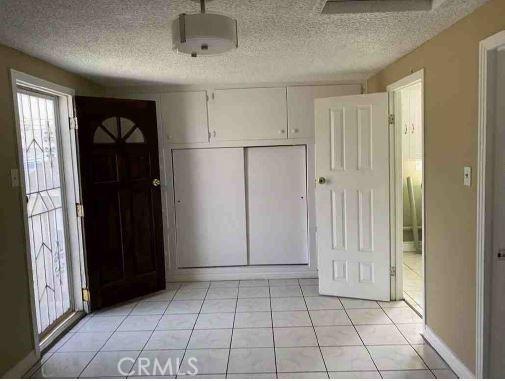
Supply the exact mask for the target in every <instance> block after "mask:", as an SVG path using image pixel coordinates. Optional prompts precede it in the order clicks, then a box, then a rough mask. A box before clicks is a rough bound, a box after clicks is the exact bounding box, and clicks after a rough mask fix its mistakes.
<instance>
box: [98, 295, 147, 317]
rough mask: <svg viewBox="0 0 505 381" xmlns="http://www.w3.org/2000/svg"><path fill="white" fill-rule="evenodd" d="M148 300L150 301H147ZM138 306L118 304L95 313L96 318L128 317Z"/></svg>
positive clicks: (134, 304) (130, 303)
mask: <svg viewBox="0 0 505 381" xmlns="http://www.w3.org/2000/svg"><path fill="white" fill-rule="evenodd" d="M145 300H148V299H145ZM136 305H137V302H133V303H132V302H126V303H121V304H116V305H114V306H111V307H107V308H104V309H102V310H100V311H96V312H93V315H94V316H126V315H128V314H129V313H130V312H131V311H132V310H133V307H135V306H136Z"/></svg>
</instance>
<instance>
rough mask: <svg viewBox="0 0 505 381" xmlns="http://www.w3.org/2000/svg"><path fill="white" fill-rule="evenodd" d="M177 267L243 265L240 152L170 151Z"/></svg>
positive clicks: (244, 257)
mask: <svg viewBox="0 0 505 381" xmlns="http://www.w3.org/2000/svg"><path fill="white" fill-rule="evenodd" d="M173 166H174V184H175V207H176V231H177V261H178V263H177V265H178V267H179V268H181V267H211V266H237V265H246V264H247V243H246V226H245V221H246V216H245V185H244V151H243V148H212V149H183V150H175V151H173Z"/></svg>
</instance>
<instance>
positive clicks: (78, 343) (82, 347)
mask: <svg viewBox="0 0 505 381" xmlns="http://www.w3.org/2000/svg"><path fill="white" fill-rule="evenodd" d="M111 335H112V333H111V332H77V333H76V334H74V335H73V336H72V337H71V338H70V339H69V340H68V341H67V342H66V343H65V344H63V345H62V346H61V348H59V349H58V352H96V351H98V350H99V349H100V348H101V347H102V346H103V345H104V344H105V342H106V341H107V340H108V339H109V337H110V336H111Z"/></svg>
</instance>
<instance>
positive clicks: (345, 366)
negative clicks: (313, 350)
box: [321, 346, 376, 372]
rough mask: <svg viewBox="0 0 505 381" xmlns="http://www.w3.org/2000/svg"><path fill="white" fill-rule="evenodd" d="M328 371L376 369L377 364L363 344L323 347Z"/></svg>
mask: <svg viewBox="0 0 505 381" xmlns="http://www.w3.org/2000/svg"><path fill="white" fill-rule="evenodd" d="M321 351H322V352H323V357H324V362H325V364H326V367H327V368H328V371H334V372H339V371H344V372H346V371H364V370H365V371H366V370H376V368H375V365H374V363H373V361H372V359H371V358H370V355H369V354H368V351H367V350H366V348H365V347H363V346H355V347H325V348H321Z"/></svg>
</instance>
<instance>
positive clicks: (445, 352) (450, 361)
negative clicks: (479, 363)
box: [424, 325, 475, 379]
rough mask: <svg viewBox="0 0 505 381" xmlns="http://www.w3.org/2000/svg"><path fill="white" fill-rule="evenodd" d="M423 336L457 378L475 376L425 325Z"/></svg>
mask: <svg viewBox="0 0 505 381" xmlns="http://www.w3.org/2000/svg"><path fill="white" fill-rule="evenodd" d="M424 338H425V339H426V341H427V342H428V343H429V344H430V345H431V346H432V347H433V349H435V351H437V352H438V354H439V355H440V357H442V358H443V359H444V361H445V362H446V363H447V365H449V367H450V368H451V369H452V370H453V371H454V373H456V375H457V376H458V377H459V378H467V379H468V378H475V375H474V374H473V373H472V372H471V371H470V369H468V368H467V367H466V365H465V364H463V362H462V361H461V360H460V359H459V358H458V357H457V356H456V355H455V354H454V352H453V351H452V350H451V348H449V347H448V346H447V344H445V343H444V342H443V341H442V339H440V337H438V336H437V335H436V334H435V333H434V332H433V331H432V330H431V329H430V328H429V327H428V326H427V325H425V326H424Z"/></svg>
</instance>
